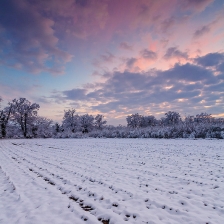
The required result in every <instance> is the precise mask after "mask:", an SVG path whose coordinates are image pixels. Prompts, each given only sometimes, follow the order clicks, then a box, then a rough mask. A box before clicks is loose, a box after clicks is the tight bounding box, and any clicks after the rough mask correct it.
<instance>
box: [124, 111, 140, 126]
mask: <svg viewBox="0 0 224 224" xmlns="http://www.w3.org/2000/svg"><path fill="white" fill-rule="evenodd" d="M126 121H127V126H128V127H131V128H138V127H141V123H142V115H140V114H138V113H136V114H132V115H129V116H127V118H126Z"/></svg>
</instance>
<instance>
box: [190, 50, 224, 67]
mask: <svg viewBox="0 0 224 224" xmlns="http://www.w3.org/2000/svg"><path fill="white" fill-rule="evenodd" d="M194 62H196V63H197V64H198V65H201V66H204V67H211V66H218V65H219V64H220V63H221V62H223V63H224V53H210V54H207V55H205V56H202V57H198V58H195V59H194Z"/></svg>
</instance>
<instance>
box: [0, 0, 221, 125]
mask: <svg viewBox="0 0 224 224" xmlns="http://www.w3.org/2000/svg"><path fill="white" fill-rule="evenodd" d="M0 47H1V48H0V96H1V97H2V98H3V100H4V102H3V105H4V104H6V103H7V102H8V101H11V100H12V99H13V98H19V97H26V98H27V99H28V100H30V101H31V102H36V103H39V104H40V106H41V109H40V112H39V114H40V115H43V116H46V117H48V118H51V119H53V120H55V121H56V120H57V121H60V120H61V119H62V117H63V110H64V109H67V108H71V107H73V108H75V109H76V110H77V112H78V113H79V114H83V113H90V114H97V113H101V114H104V115H105V117H106V119H107V120H108V123H109V124H119V123H122V124H125V117H126V116H127V115H128V114H131V113H137V112H138V113H140V114H145V115H149V114H153V115H155V116H156V117H161V116H162V115H163V114H164V113H165V112H167V111H169V110H174V111H178V112H180V113H181V115H189V114H192V115H194V114H196V113H199V112H207V113H212V114H213V115H214V116H216V117H218V116H222V117H223V116H224V1H223V0H47V1H46V0H1V1H0Z"/></svg>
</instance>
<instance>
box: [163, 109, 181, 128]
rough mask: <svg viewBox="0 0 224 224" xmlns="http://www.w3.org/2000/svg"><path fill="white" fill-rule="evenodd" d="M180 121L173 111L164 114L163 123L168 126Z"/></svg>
mask: <svg viewBox="0 0 224 224" xmlns="http://www.w3.org/2000/svg"><path fill="white" fill-rule="evenodd" d="M180 121H181V117H180V114H179V113H178V112H175V111H169V112H167V113H165V120H164V122H165V123H166V124H168V125H174V124H178V123H179V122H180Z"/></svg>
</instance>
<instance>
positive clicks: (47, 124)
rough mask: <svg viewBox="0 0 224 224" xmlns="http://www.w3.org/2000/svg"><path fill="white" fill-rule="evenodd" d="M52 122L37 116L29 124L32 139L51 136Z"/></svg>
mask: <svg viewBox="0 0 224 224" xmlns="http://www.w3.org/2000/svg"><path fill="white" fill-rule="evenodd" d="M52 125H53V121H52V120H51V119H48V118H45V117H39V116H37V117H36V119H35V120H34V122H33V123H32V124H31V131H32V135H33V136H32V137H38V138H49V137H51V136H52V131H53V130H52Z"/></svg>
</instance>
